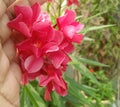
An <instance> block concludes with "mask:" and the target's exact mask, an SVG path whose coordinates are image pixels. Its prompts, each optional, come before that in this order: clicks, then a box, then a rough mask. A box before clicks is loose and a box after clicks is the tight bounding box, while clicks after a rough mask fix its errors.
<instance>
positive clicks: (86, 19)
mask: <svg viewBox="0 0 120 107" xmlns="http://www.w3.org/2000/svg"><path fill="white" fill-rule="evenodd" d="M105 13H107V11H104V12H100V13H97V14H96V15H94V16H91V17H88V18H85V19H84V20H82V22H85V21H88V20H91V19H93V18H95V17H98V16H100V15H102V14H105Z"/></svg>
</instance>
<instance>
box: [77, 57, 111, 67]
mask: <svg viewBox="0 0 120 107" xmlns="http://www.w3.org/2000/svg"><path fill="white" fill-rule="evenodd" d="M77 59H78V60H79V61H80V62H83V63H87V64H91V65H95V66H101V67H109V65H105V64H102V63H99V62H96V61H92V60H89V59H85V58H80V57H79V58H77Z"/></svg>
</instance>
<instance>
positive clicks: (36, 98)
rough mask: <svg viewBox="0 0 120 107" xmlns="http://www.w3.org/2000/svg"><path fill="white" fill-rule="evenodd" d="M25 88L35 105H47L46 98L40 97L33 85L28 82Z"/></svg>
mask: <svg viewBox="0 0 120 107" xmlns="http://www.w3.org/2000/svg"><path fill="white" fill-rule="evenodd" d="M25 90H26V94H27V96H28V97H29V99H30V101H31V103H32V104H33V106H34V107H47V106H46V104H45V102H44V100H43V99H42V98H41V97H40V95H39V93H38V92H37V91H36V90H35V88H34V87H33V86H32V85H30V84H28V85H27V86H25Z"/></svg>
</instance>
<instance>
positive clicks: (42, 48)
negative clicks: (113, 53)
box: [8, 3, 83, 101]
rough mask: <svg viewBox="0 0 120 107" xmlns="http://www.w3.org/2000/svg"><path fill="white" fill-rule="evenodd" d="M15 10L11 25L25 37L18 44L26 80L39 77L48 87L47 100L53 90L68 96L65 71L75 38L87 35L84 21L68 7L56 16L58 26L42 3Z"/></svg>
mask: <svg viewBox="0 0 120 107" xmlns="http://www.w3.org/2000/svg"><path fill="white" fill-rule="evenodd" d="M14 11H15V14H16V18H15V19H13V20H12V21H10V22H9V23H8V26H9V27H10V28H12V29H13V31H14V30H16V31H17V32H19V33H20V36H23V37H24V40H23V41H21V42H19V43H17V44H16V48H17V50H18V57H19V59H20V66H21V69H22V74H23V76H22V77H23V78H22V84H24V85H25V84H27V83H28V82H29V81H30V80H34V79H36V78H38V82H39V85H40V86H42V87H46V90H45V94H44V98H45V100H47V101H49V100H51V97H50V93H51V92H52V91H53V90H55V91H56V92H57V93H58V94H59V95H61V96H65V95H66V94H67V84H66V82H65V81H64V79H63V78H62V75H63V73H64V72H65V71H66V67H67V65H68V62H69V61H71V59H70V57H69V56H68V55H69V54H70V53H71V52H73V51H74V46H73V42H75V43H80V42H81V40H82V38H83V35H82V34H78V32H79V31H80V30H81V29H82V28H83V24H81V23H79V22H76V21H75V17H76V14H75V12H74V11H72V10H66V12H65V14H64V15H63V16H60V17H58V18H57V19H56V20H57V23H56V26H57V27H58V29H55V28H54V27H53V25H52V22H51V20H50V17H49V15H48V14H47V13H45V12H42V11H41V8H40V5H39V4H38V3H35V4H34V5H33V6H32V7H28V6H15V7H14Z"/></svg>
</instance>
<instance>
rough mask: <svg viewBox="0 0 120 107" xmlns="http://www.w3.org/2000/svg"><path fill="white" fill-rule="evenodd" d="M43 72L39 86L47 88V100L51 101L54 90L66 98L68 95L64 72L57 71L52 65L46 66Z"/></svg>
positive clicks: (45, 96) (45, 97)
mask: <svg viewBox="0 0 120 107" xmlns="http://www.w3.org/2000/svg"><path fill="white" fill-rule="evenodd" d="M42 72H43V73H41V75H40V76H39V84H40V86H45V87H46V91H45V95H44V99H45V100H47V101H50V100H51V97H50V93H51V92H52V91H53V90H56V92H57V93H58V94H59V95H61V96H65V95H66V94H67V84H66V83H65V81H64V80H63V79H62V72H61V70H60V69H55V68H54V67H53V66H52V65H51V64H50V65H45V66H44V67H43V69H42Z"/></svg>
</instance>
